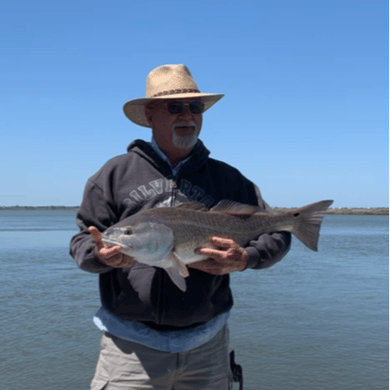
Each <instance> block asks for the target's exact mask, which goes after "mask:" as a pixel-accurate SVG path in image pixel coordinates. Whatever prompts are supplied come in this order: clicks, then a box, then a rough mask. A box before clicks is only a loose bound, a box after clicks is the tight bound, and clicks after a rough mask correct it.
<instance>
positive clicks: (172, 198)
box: [171, 178, 179, 207]
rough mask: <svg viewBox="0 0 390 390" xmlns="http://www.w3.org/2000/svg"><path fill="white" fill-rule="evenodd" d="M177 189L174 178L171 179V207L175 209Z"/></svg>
mask: <svg viewBox="0 0 390 390" xmlns="http://www.w3.org/2000/svg"><path fill="white" fill-rule="evenodd" d="M178 189H179V187H178V185H177V181H176V178H173V179H172V191H171V207H175V200H176V196H177V191H178Z"/></svg>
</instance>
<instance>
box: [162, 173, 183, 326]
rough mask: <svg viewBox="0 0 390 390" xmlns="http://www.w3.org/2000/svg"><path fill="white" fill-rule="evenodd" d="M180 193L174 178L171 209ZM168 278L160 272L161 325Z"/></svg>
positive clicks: (163, 272) (163, 271)
mask: <svg viewBox="0 0 390 390" xmlns="http://www.w3.org/2000/svg"><path fill="white" fill-rule="evenodd" d="M178 191H179V186H178V185H177V177H173V178H172V189H171V204H170V207H175V200H176V197H177V193H178ZM167 278H168V274H167V273H166V272H165V270H163V269H162V270H161V271H160V278H159V282H160V296H159V299H158V302H157V307H158V314H157V318H158V323H159V324H162V323H163V321H164V316H165V310H164V306H165V296H166V293H165V286H166V283H167Z"/></svg>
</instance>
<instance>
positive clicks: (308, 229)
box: [290, 200, 333, 251]
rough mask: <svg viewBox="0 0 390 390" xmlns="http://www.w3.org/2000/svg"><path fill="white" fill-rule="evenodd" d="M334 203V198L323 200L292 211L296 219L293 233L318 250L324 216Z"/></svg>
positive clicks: (311, 247) (314, 249) (308, 245)
mask: <svg viewBox="0 0 390 390" xmlns="http://www.w3.org/2000/svg"><path fill="white" fill-rule="evenodd" d="M332 203H333V200H323V201H321V202H317V203H312V204H309V205H307V206H304V207H301V208H299V209H296V210H293V211H291V212H290V214H292V215H293V217H294V219H296V220H295V221H294V224H293V227H292V229H291V233H292V234H294V235H295V237H297V238H298V239H299V240H300V241H301V242H302V243H303V244H305V245H306V246H307V247H308V248H310V249H311V250H313V251H317V246H318V239H319V236H320V228H321V222H322V218H323V217H324V215H325V213H326V210H327V208H328V207H329V206H330V205H331V204H332Z"/></svg>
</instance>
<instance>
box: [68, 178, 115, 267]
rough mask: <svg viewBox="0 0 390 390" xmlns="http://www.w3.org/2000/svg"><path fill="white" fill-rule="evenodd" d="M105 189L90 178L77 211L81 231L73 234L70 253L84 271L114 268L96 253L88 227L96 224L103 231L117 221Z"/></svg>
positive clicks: (77, 221)
mask: <svg viewBox="0 0 390 390" xmlns="http://www.w3.org/2000/svg"><path fill="white" fill-rule="evenodd" d="M109 204H110V202H108V201H107V199H106V196H105V194H104V191H103V190H102V189H101V188H100V187H99V186H98V185H97V184H96V183H95V182H94V181H93V179H92V178H91V179H89V180H88V182H87V184H86V187H85V190H84V195H83V201H82V203H81V205H80V208H79V209H78V211H77V220H76V223H77V225H78V226H79V228H80V232H79V233H77V234H76V235H74V236H73V238H72V239H71V242H70V255H71V256H72V257H73V258H74V259H75V260H76V263H77V265H78V266H79V267H80V268H81V269H82V270H84V271H88V272H92V273H105V272H108V271H110V270H112V268H111V267H109V266H107V265H105V264H103V263H102V262H100V261H99V259H98V258H97V257H96V256H95V255H94V248H95V244H94V242H93V240H92V237H91V235H90V233H89V231H88V227H90V226H95V227H96V228H97V229H98V230H99V231H101V232H103V231H104V230H105V229H107V228H108V227H109V226H111V225H112V224H113V223H115V221H116V219H117V218H116V216H115V213H114V212H113V210H112V209H111V208H110V206H109Z"/></svg>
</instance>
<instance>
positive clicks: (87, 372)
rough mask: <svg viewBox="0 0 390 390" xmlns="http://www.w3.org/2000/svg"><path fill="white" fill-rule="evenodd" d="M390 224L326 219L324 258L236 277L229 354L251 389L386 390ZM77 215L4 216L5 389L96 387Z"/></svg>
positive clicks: (90, 305)
mask: <svg viewBox="0 0 390 390" xmlns="http://www.w3.org/2000/svg"><path fill="white" fill-rule="evenodd" d="M388 227H389V219H388V217H385V216H333V215H328V216H326V217H325V220H324V223H323V227H322V234H321V239H320V246H319V252H318V253H314V252H312V251H310V250H308V249H307V248H306V247H304V246H303V245H302V244H301V243H300V242H298V241H297V240H294V242H293V247H292V249H291V251H290V253H289V254H288V255H287V257H286V258H285V259H284V260H282V262H281V263H279V264H277V265H276V266H274V267H272V268H270V269H269V270H265V271H252V270H250V271H246V272H243V273H237V274H234V275H233V277H232V288H233V292H234V297H235V306H234V309H233V312H232V315H231V320H230V337H231V346H232V347H233V348H234V349H235V350H236V360H237V361H238V363H240V364H241V365H243V368H244V378H245V390H257V389H278V390H287V389H288V390H290V389H299V390H314V389H316V390H317V389H318V390H327V389H337V390H347V389H351V390H352V389H354V390H356V389H370V390H384V389H388V373H389V370H388V357H389V353H388V336H389V328H388V318H389V312H388V308H389V301H388V253H389V247H388V245H389V243H388V234H389V229H388ZM76 231H77V228H76V225H75V213H74V212H72V211H0V269H1V272H0V286H1V287H0V289H1V290H0V291H1V294H0V305H1V306H0V307H1V314H0V329H1V335H0V345H1V348H0V384H1V388H3V389H7V390H23V389H29V390H38V389H56V390H65V389H66V390H69V389H73V390H82V389H88V388H89V382H90V380H91V378H92V375H93V373H94V370H95V364H96V360H97V357H98V353H99V341H100V335H101V334H100V331H99V330H97V329H96V328H95V326H94V325H93V323H92V317H93V315H94V314H95V312H96V311H97V309H98V307H99V296H98V284H97V276H96V275H93V274H88V273H86V272H83V271H81V270H79V269H78V268H77V266H76V264H75V262H74V260H73V259H72V258H71V257H70V256H69V255H68V244H69V241H70V238H71V237H72V235H73V234H74V233H75V232H76Z"/></svg>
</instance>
